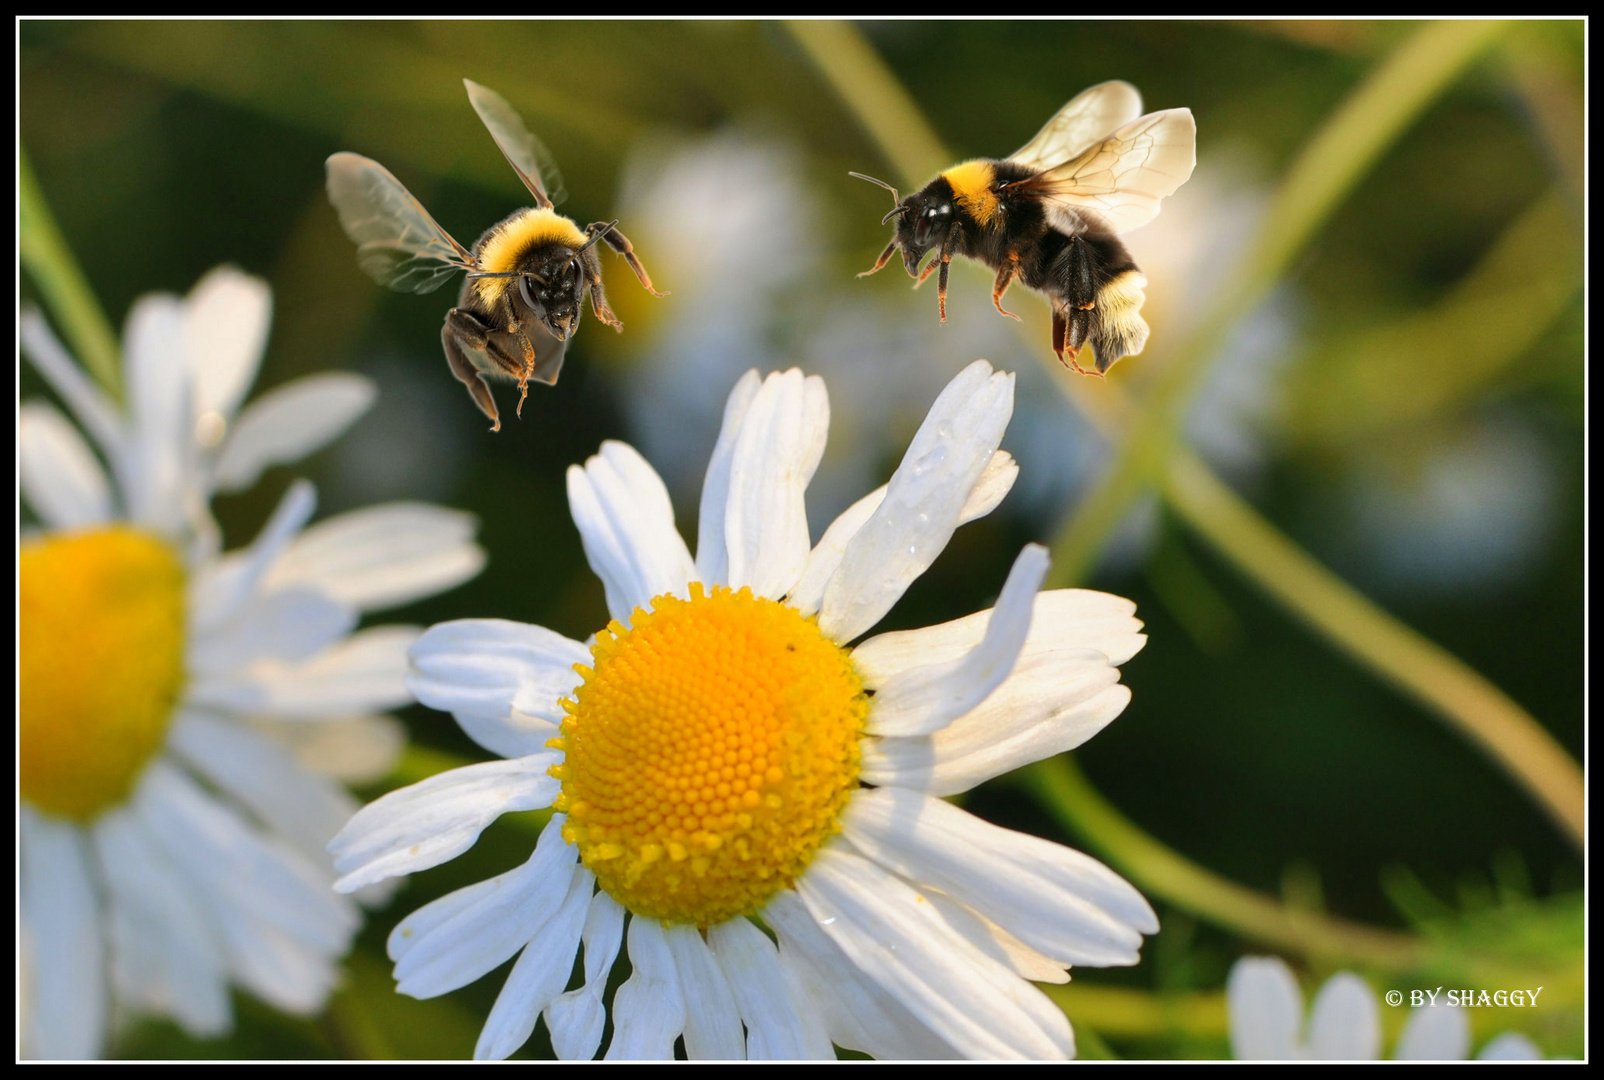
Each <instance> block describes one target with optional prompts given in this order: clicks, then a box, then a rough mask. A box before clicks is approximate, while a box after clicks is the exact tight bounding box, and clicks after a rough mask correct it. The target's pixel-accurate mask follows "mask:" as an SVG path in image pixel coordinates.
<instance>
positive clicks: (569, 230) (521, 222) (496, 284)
mask: <svg viewBox="0 0 1604 1080" xmlns="http://www.w3.org/2000/svg"><path fill="white" fill-rule="evenodd" d="M584 243H585V234H584V232H583V231H581V230H580V228H579V226H578V225H575V224H574V223H573V222H572V221H570V220H569V219H567V218H565V217H563V216H562V215H561V214H559V213H557V212H556V211H555V210H533V209H530V210H520V211H518V212H517V213H515V214H513V215H512V216H510V217H508V218H507V220H505V221H503V222H502V223H501V224H499V225H496V226H493V227H492V228H491V230H490V231H489V232H488V233H486V234H485V236H484V237H483V238H482V239H481V240H480V241H479V245H478V249H479V250H478V254H479V269H480V270H481V271H482V272H484V273H487V274H509V273H513V272H515V271H525V270H531V269H535V270H537V272H538V269H539V268H538V267H537V266H535V265H534V264H536V263H540V262H543V261H544V260H543V259H542V258H541V256H542V255H546V254H555V252H556V251H557V250H561V251H564V252H567V251H572V250H574V249H575V248H577V247H580V246H582V245H583V244H584ZM542 249H551V251H550V252H547V251H543V250H542ZM564 257H566V256H564ZM512 281H513V279H512V278H479V279H477V280H476V281H475V282H474V288H475V291H477V292H478V294H479V296H480V298H481V299H482V300H483V301H484V302H485V304H486V306H488V307H491V308H494V307H495V305H496V304H497V303H498V302H499V301H500V299H501V295H502V293H503V292H505V291H506V289H507V286H508V284H509V283H510V282H512Z"/></svg>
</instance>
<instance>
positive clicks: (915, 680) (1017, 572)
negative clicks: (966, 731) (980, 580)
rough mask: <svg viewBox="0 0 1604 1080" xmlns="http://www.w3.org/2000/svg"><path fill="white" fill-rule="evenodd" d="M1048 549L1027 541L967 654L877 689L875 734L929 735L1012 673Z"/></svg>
mask: <svg viewBox="0 0 1604 1080" xmlns="http://www.w3.org/2000/svg"><path fill="white" fill-rule="evenodd" d="M1048 562H1049V560H1048V557H1047V549H1046V548H1044V547H1042V546H1041V545H1040V544H1026V545H1025V547H1024V549H1023V550H1021V551H1020V553H1019V557H1018V558H1016V559H1015V560H1014V565H1013V569H1012V570H1010V571H1009V573H1008V580H1007V582H1006V583H1005V584H1004V585H1003V590H1002V595H1001V596H999V597H998V598H997V606H996V607H994V608H993V609H992V611H991V616H990V618H989V619H988V620H987V622H986V631H985V633H984V635H982V637H981V639H980V640H979V641H978V642H976V643H975V646H974V648H972V649H970V650H969V651H968V652H966V653H964V655H963V656H961V657H959V658H956V659H953V660H947V661H944V662H939V663H931V664H924V665H921V666H920V667H916V668H908V669H905V670H903V671H900V672H898V673H897V674H896V675H894V676H892V677H891V678H890V679H887V680H886V681H885V683H884V684H883V685H882V686H881V687H880V689H879V690H878V691H877V692H876V693H875V695H874V701H873V703H872V705H871V706H870V709H869V722H868V730H869V732H870V733H871V734H874V735H883V736H908V735H927V734H929V733H931V732H933V731H938V730H940V729H941V728H944V727H946V726H947V725H948V724H949V723H951V722H952V721H953V720H955V719H957V718H958V717H960V716H962V715H963V714H964V713H967V712H969V711H970V710H971V709H973V708H974V707H975V706H977V705H979V704H980V703H981V702H982V701H984V700H985V699H986V698H987V696H989V695H990V694H991V692H992V691H993V690H995V689H997V687H998V686H999V685H1000V684H1001V683H1002V681H1003V680H1004V679H1006V678H1007V677H1008V673H1009V672H1010V671H1012V670H1013V667H1014V661H1015V659H1016V658H1017V657H1018V656H1019V651H1020V649H1021V648H1023V647H1024V644H1025V637H1026V635H1027V634H1028V633H1029V631H1030V620H1031V610H1032V607H1033V604H1034V600H1035V596H1036V590H1037V589H1039V588H1040V587H1041V583H1042V579H1043V578H1045V577H1046V576H1047V565H1048Z"/></svg>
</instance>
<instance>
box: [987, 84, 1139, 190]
mask: <svg viewBox="0 0 1604 1080" xmlns="http://www.w3.org/2000/svg"><path fill="white" fill-rule="evenodd" d="M1141 115H1142V95H1141V94H1140V93H1138V92H1137V90H1136V87H1134V86H1132V85H1131V84H1130V83H1128V82H1122V81H1120V80H1119V79H1115V80H1113V81H1111V82H1105V83H1098V84H1097V85H1096V86H1092V87H1088V88H1087V89H1085V90H1082V91H1081V92H1080V93H1078V94H1076V95H1075V97H1074V99H1073V100H1071V101H1070V103H1069V104H1068V105H1065V106H1064V107H1063V108H1062V109H1059V110H1058V113H1057V115H1055V116H1054V117H1053V118H1052V119H1051V120H1049V121H1047V123H1046V124H1044V125H1043V126H1042V129H1041V130H1040V131H1038V132H1036V134H1035V137H1033V138H1032V139H1031V140H1030V141H1029V142H1028V143H1026V144H1025V145H1024V146H1021V147H1020V148H1019V149H1018V150H1016V151H1015V152H1014V154H1013V155H1012V156H1011V157H1010V158H1009V159H1008V160H1009V161H1017V162H1018V163H1019V164H1021V165H1024V166H1026V167H1027V168H1031V169H1037V170H1040V169H1047V168H1051V167H1052V166H1054V165H1057V164H1059V163H1060V162H1064V161H1068V160H1069V159H1070V158H1074V157H1079V156H1080V154H1081V152H1082V151H1084V150H1086V149H1087V148H1088V147H1090V146H1091V145H1092V144H1093V143H1095V142H1098V141H1100V140H1101V139H1103V138H1104V137H1105V136H1107V135H1108V133H1109V132H1110V131H1113V130H1114V129H1115V128H1120V127H1124V126H1125V125H1126V124H1128V123H1130V122H1131V121H1132V120H1135V119H1136V118H1137V117H1138V116H1141Z"/></svg>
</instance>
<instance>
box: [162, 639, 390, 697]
mask: <svg viewBox="0 0 1604 1080" xmlns="http://www.w3.org/2000/svg"><path fill="white" fill-rule="evenodd" d="M420 633H421V631H420V630H418V629H417V628H416V627H412V626H375V627H372V628H371V629H368V630H363V631H360V632H358V633H355V634H352V635H351V636H350V637H348V638H346V639H345V640H344V641H341V642H339V643H338V644H335V645H333V646H330V647H329V648H327V649H325V650H323V651H322V652H321V653H319V654H318V655H317V656H314V657H312V658H311V659H310V660H303V661H298V662H289V661H281V660H275V659H273V658H271V657H264V658H262V659H259V660H256V661H255V662H254V663H252V664H251V665H250V667H248V668H247V669H245V670H244V671H235V672H230V673H225V674H217V675H204V674H202V675H200V676H199V677H198V678H197V679H196V681H195V683H194V684H193V685H192V686H191V687H190V692H189V697H190V700H191V701H192V702H194V703H195V704H197V705H202V706H206V707H210V708H214V709H227V710H232V711H236V712H247V713H248V712H266V713H272V714H274V715H277V716H295V717H313V718H315V717H325V716H349V715H350V714H352V713H362V712H368V711H371V710H377V709H391V708H395V707H396V706H398V705H405V704H407V703H408V702H409V701H411V700H412V693H411V691H409V690H408V689H407V649H409V648H410V647H411V646H412V643H413V642H415V641H416V640H417V639H418V635H419V634H420Z"/></svg>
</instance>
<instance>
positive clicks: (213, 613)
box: [189, 480, 317, 637]
mask: <svg viewBox="0 0 1604 1080" xmlns="http://www.w3.org/2000/svg"><path fill="white" fill-rule="evenodd" d="M316 508H317V492H316V491H315V490H314V489H313V487H312V485H311V484H309V483H307V482H306V481H305V480H297V481H296V482H295V483H293V484H291V485H290V486H289V489H288V490H287V491H285V492H284V497H283V498H282V499H280V500H279V502H278V506H277V507H275V508H274V510H273V516H272V517H270V518H268V521H267V524H266V525H264V526H262V531H261V532H259V533H257V534H256V539H255V540H253V541H251V545H250V547H248V548H246V549H245V550H244V551H240V552H236V553H234V554H232V555H228V556H226V557H224V558H221V559H214V560H212V561H210V562H208V563H207V564H206V565H204V566H202V567H201V568H200V570H199V572H198V573H196V575H195V577H194V579H193V580H192V581H191V582H190V585H189V624H190V632H191V634H192V635H194V636H195V637H202V636H204V635H205V634H206V633H210V632H211V631H212V630H214V629H215V628H217V627H218V626H220V625H222V624H223V623H224V622H225V621H226V620H228V619H231V618H233V617H234V614H235V613H236V612H237V611H238V610H239V607H240V605H241V604H243V603H245V601H246V599H247V598H249V597H250V596H251V594H252V593H253V592H255V591H256V588H257V586H258V585H259V584H260V583H261V580H262V576H263V575H264V574H266V573H267V569H268V567H269V566H271V565H272V562H273V560H274V559H275V558H277V557H278V555H279V553H280V552H281V551H283V550H284V548H285V547H286V546H287V545H288V544H289V542H290V541H291V540H292V539H294V537H295V534H296V533H297V532H299V531H300V529H301V526H303V525H305V524H306V523H307V521H308V520H309V519H310V518H311V516H312V511H313V510H315V509H316Z"/></svg>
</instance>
